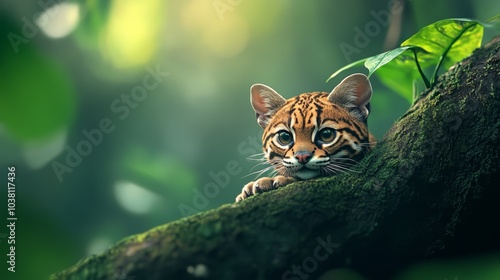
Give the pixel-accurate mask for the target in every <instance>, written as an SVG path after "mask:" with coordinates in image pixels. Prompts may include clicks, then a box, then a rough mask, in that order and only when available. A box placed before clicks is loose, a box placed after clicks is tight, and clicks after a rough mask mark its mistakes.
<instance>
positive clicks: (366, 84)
mask: <svg viewBox="0 0 500 280" xmlns="http://www.w3.org/2000/svg"><path fill="white" fill-rule="evenodd" d="M371 97H372V85H371V84H370V81H369V80H368V77H366V76H365V75H364V74H361V73H356V74H352V75H350V76H348V77H347V78H345V79H344V80H342V82H340V84H338V85H337V86H336V87H335V88H334V89H333V90H332V92H331V93H330V95H328V100H330V102H332V103H336V104H339V105H342V106H344V107H347V108H348V109H351V110H353V111H355V112H357V113H359V114H360V117H361V118H362V119H363V120H365V119H366V118H367V117H368V114H369V113H370V98H371Z"/></svg>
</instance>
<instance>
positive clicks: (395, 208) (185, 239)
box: [52, 37, 500, 280]
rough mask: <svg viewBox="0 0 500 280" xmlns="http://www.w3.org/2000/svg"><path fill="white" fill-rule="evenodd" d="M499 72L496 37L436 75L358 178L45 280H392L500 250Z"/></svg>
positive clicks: (235, 212) (187, 228) (273, 198)
mask: <svg viewBox="0 0 500 280" xmlns="http://www.w3.org/2000/svg"><path fill="white" fill-rule="evenodd" d="M499 65H500V37H497V38H495V39H493V40H492V41H491V42H490V43H488V44H487V45H486V46H484V47H483V48H481V49H478V50H476V51H475V52H474V54H473V55H472V56H470V57H469V58H467V59H465V60H464V61H462V62H460V63H458V64H457V65H455V66H454V67H453V68H452V69H450V70H449V71H448V72H447V73H445V74H444V75H442V76H441V77H440V79H439V81H438V84H437V85H436V86H435V87H434V88H433V89H431V90H429V91H427V92H425V93H424V95H423V97H421V98H420V99H419V100H418V101H417V102H416V103H415V104H414V105H413V106H412V107H411V108H410V109H409V111H408V112H407V113H406V114H405V115H404V116H402V117H401V118H400V119H399V120H398V121H397V122H396V123H395V124H394V126H393V127H392V129H391V130H390V131H389V132H388V133H387V134H386V136H385V138H384V139H383V140H382V141H381V142H380V143H379V144H378V146H377V148H376V149H375V150H374V151H373V152H372V153H371V154H370V155H368V156H367V157H366V158H365V159H364V160H363V161H362V163H361V164H360V166H359V168H358V169H359V170H360V172H359V173H349V174H341V175H338V176H335V177H331V178H321V179H316V180H310V181H302V182H297V183H293V184H291V185H288V186H286V187H284V188H281V189H279V190H275V191H270V192H267V193H263V194H259V195H256V196H255V197H252V198H249V199H246V200H244V201H242V202H240V203H237V204H226V205H223V206H221V207H219V208H218V209H215V210H211V211H207V212H203V213H200V214H197V215H194V216H191V217H188V218H184V219H181V220H178V221H174V222H171V223H168V224H165V225H162V226H159V227H157V228H154V229H151V230H149V231H147V232H145V233H142V234H139V235H135V236H132V237H129V238H127V239H125V240H123V241H121V242H120V243H118V244H117V245H116V246H114V247H113V248H111V249H109V250H107V251H106V252H104V253H103V254H101V255H97V256H92V257H89V258H87V259H84V260H83V261H80V262H79V263H77V264H75V265H74V266H72V267H70V268H68V269H66V270H64V271H62V272H60V273H58V274H56V275H53V276H52V277H53V279H135V280H138V279H196V278H202V279H316V278H317V277H318V276H319V275H321V274H322V273H324V272H325V271H326V270H330V269H334V268H340V267H348V268H352V269H354V270H356V271H359V272H361V273H362V274H364V275H366V276H367V277H369V278H370V279H388V277H390V276H392V275H393V274H394V273H396V272H397V271H398V270H399V269H401V268H402V267H404V266H406V265H408V264H411V263H413V262H415V261H418V260H423V259H425V258H429V257H439V256H449V255H454V256H456V255H465V254H471V253H485V252H489V251H493V250H499V249H500V243H499V241H498V240H497V239H498V236H500V230H499V229H500V219H498V217H495V218H494V217H491V215H492V214H493V213H497V214H498V213H500V211H499V210H500V207H499V205H500V204H499V203H498V202H497V200H498V199H499V197H500V188H499V187H498V182H499V181H498V180H497V179H498V178H499V177H500V176H499V175H500V171H499V158H500V157H499V156H500V149H499V141H498V137H499V133H500V132H499V129H500V118H499V111H500V96H499V94H500V67H499ZM234 187H235V188H236V187H237V186H234ZM488 215H489V216H488ZM490 217H491V218H490ZM306 276H307V277H309V278H306Z"/></svg>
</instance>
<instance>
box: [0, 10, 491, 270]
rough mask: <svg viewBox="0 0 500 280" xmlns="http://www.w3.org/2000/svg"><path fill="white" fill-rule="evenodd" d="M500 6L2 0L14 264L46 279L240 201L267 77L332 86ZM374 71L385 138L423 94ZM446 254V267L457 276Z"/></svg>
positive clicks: (286, 83) (3, 113)
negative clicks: (129, 240) (449, 25)
mask: <svg viewBox="0 0 500 280" xmlns="http://www.w3.org/2000/svg"><path fill="white" fill-rule="evenodd" d="M499 11H500V2H499V1H495V0H476V1H472V0H469V1H465V0H461V1H452V0H444V1H429V0H425V1H424V0H420V1H419V0H415V1H404V2H402V3H400V2H395V1H369V0H352V1H327V0H324V1H314V3H311V1H286V0H276V1H264V0H252V1H249V0H220V1H212V0H184V1H180V0H177V1H174V0H163V1H162V0H143V1H134V0H113V1H97V0H86V1H84V0H81V1H56V0H40V1H2V2H1V3H0V35H1V36H2V40H1V43H0V44H1V45H0V62H1V63H0V71H1V76H0V81H1V83H0V85H1V88H0V91H1V92H0V166H1V167H2V168H1V169H2V170H3V171H2V172H4V173H3V174H0V177H1V178H6V176H7V167H8V166H15V167H16V217H17V218H18V220H17V222H16V254H17V258H16V264H17V265H16V268H17V272H16V273H15V275H14V274H12V273H9V274H7V275H8V277H9V278H4V277H3V276H2V279H47V278H48V276H49V275H50V274H51V273H55V272H57V271H60V270H62V269H64V268H66V267H68V266H70V265H72V264H74V263H76V262H77V261H78V260H80V259H81V258H83V257H85V256H88V255H91V254H95V253H100V252H102V251H103V250H105V249H106V248H108V247H109V246H111V245H113V244H115V243H116V242H118V241H119V240H121V239H122V238H124V237H126V236H129V235H132V234H136V233H140V232H143V231H146V230H148V229H150V228H152V227H155V226H158V225H161V224H164V223H167V222H170V221H173V220H176V219H180V218H182V217H185V216H188V215H191V214H194V213H197V212H200V211H205V210H208V209H213V208H216V207H218V206H220V205H221V204H225V203H232V202H233V201H234V197H235V196H236V195H237V194H238V193H239V192H240V190H241V187H242V186H243V185H244V184H245V183H247V182H248V181H251V180H253V179H254V178H255V176H253V175H250V176H247V175H248V174H250V173H252V172H254V171H256V170H258V169H252V167H253V166H254V165H255V162H252V161H250V160H248V159H247V158H248V157H249V156H251V155H253V154H256V153H259V152H260V148H261V147H260V136H261V129H260V127H259V126H258V125H257V123H256V122H255V116H254V112H253V110H252V108H251V106H250V103H249V87H250V86H251V85H252V84H253V83H265V84H267V85H269V86H271V87H273V88H274V89H276V90H277V91H278V92H279V93H281V94H282V95H283V96H284V97H286V98H290V97H292V96H295V95H297V94H299V93H302V92H308V91H328V92H329V91H331V90H332V89H333V87H334V86H335V85H336V84H337V83H338V82H340V80H341V79H342V78H344V77H345V76H346V75H348V74H350V73H352V72H364V73H367V71H366V70H365V69H364V68H361V67H360V68H357V69H352V71H351V72H349V71H346V72H345V73H342V74H341V75H339V76H338V77H336V78H335V79H333V80H331V81H329V82H328V83H326V82H325V81H326V79H327V78H328V77H329V76H330V75H331V74H332V73H333V72H334V71H336V70H337V69H339V68H340V67H342V66H344V65H346V64H348V63H350V62H353V61H355V60H358V59H361V58H364V57H368V56H372V55H375V54H378V53H381V52H383V51H385V50H388V49H392V48H395V47H397V46H399V44H400V43H401V42H402V41H403V40H404V39H406V38H408V37H409V36H411V35H412V34H414V33H415V32H416V31H418V29H420V28H421V27H423V26H425V25H427V24H431V23H433V22H435V21H437V20H440V19H445V18H452V17H467V18H474V19H480V20H486V19H488V18H490V17H492V16H494V15H495V14H497V13H499ZM389 16H391V17H392V21H390V23H389V20H388V19H389V18H388V17H389ZM372 84H373V89H374V95H373V98H372V112H371V115H370V117H369V127H370V129H371V131H372V132H373V133H374V134H375V136H376V137H377V138H379V139H381V138H382V137H383V135H384V134H385V132H386V131H387V130H388V129H389V128H390V127H391V125H392V124H393V122H394V121H395V120H397V118H398V117H400V116H401V115H402V114H403V113H404V112H405V111H406V110H407V109H408V107H409V106H410V103H409V102H408V100H406V99H405V98H403V97H401V96H399V95H397V94H396V93H394V92H391V91H390V90H389V89H387V88H385V87H384V86H382V85H381V84H380V83H379V81H378V80H377V79H376V78H375V77H373V78H372ZM4 181H6V180H5V179H4ZM5 185H6V183H5V184H4V183H2V188H1V189H0V194H1V199H2V201H1V202H0V206H1V207H2V208H3V209H1V211H0V213H1V215H0V218H1V219H0V220H1V221H6V219H5V215H6V214H7V213H6V211H5V210H6V208H7V206H6V205H7V203H6V200H7V198H6V196H7V188H6V186H5ZM208 185H210V186H211V187H212V188H211V189H212V190H213V191H212V192H211V193H208V194H204V193H203V192H204V191H205V189H206V188H205V186H208ZM2 223H4V222H2ZM7 231H8V229H6V227H5V226H2V227H0V249H1V253H2V254H1V257H0V259H1V260H2V262H1V263H2V266H1V272H0V275H3V274H4V272H6V265H5V263H6V262H5V261H6V253H5V252H6V250H7V234H8V232H7ZM483 263H484V262H481V264H483ZM443 269H444V270H445V272H443V273H442V275H443V276H442V278H439V279H445V278H448V279H455V278H454V277H459V275H451V274H452V273H448V272H446V267H445V268H443ZM408 275H411V273H409V274H408ZM12 277H14V278H12ZM408 277H410V276H408ZM415 277H416V276H415ZM353 279H354V278H353ZM404 279H412V278H404ZM416 279H417V278H416ZM418 279H423V278H418ZM429 279H431V278H429ZM436 279H437V278H436ZM457 279H472V278H466V277H462V278H460V277H459V278H457ZM477 279H480V278H477Z"/></svg>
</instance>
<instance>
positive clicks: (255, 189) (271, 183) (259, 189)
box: [236, 176, 295, 202]
mask: <svg viewBox="0 0 500 280" xmlns="http://www.w3.org/2000/svg"><path fill="white" fill-rule="evenodd" d="M294 181H295V179H294V178H292V177H284V176H276V177H275V178H268V177H265V178H260V179H258V180H257V181H255V182H250V183H248V184H246V185H245V186H244V187H243V189H242V191H241V193H240V194H239V195H238V196H237V197H236V202H238V201H241V200H243V199H245V198H248V197H250V196H252V195H255V194H258V193H263V192H267V191H270V190H273V189H277V188H280V187H282V186H285V185H288V184H290V183H292V182H294Z"/></svg>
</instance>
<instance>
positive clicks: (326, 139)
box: [236, 73, 375, 201]
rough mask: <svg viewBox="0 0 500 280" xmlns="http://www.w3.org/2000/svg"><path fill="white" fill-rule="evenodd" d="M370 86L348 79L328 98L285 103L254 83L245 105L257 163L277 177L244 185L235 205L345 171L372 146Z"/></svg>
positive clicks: (362, 79)
mask: <svg viewBox="0 0 500 280" xmlns="http://www.w3.org/2000/svg"><path fill="white" fill-rule="evenodd" d="M371 95H372V87H371V84H370V81H369V80H368V78H367V77H366V76H365V75H364V74H360V73H357V74H352V75H350V76H348V77H347V78H345V79H344V80H342V82H340V83H339V84H338V85H337V86H336V87H335V88H334V89H333V90H332V92H330V93H327V92H310V93H302V94H300V95H298V96H296V97H293V98H290V99H288V100H286V99H285V98H283V97H282V96H281V95H279V94H278V93H277V92H276V91H275V90H273V89H272V88H270V87H268V86H266V85H263V84H254V85H252V87H251V88H250V102H251V104H252V107H253V109H254V111H255V115H256V117H257V123H258V124H259V125H260V126H261V127H262V128H263V129H264V134H263V135H262V150H263V151H264V153H263V155H264V157H263V159H264V160H265V161H266V162H267V163H269V164H270V165H271V168H274V170H275V172H276V173H277V174H278V176H275V177H274V178H269V177H265V178H260V179H258V180H256V181H253V182H250V183H248V184H246V185H245V186H244V187H243V189H242V191H241V193H240V194H239V195H238V196H237V197H236V201H240V200H243V199H245V198H247V197H249V196H252V195H254V194H257V193H261V192H265V191H269V190H272V189H276V188H279V187H282V186H284V185H287V184H290V183H292V182H294V181H297V180H308V179H312V178H317V177H322V176H329V175H333V174H336V173H339V172H345V171H349V170H351V169H350V167H352V166H353V165H354V164H356V163H358V162H359V161H360V160H361V159H362V158H363V157H364V156H365V155H366V154H367V153H368V152H370V151H371V150H372V149H373V148H374V146H375V144H374V143H375V142H374V141H375V138H374V137H373V135H371V133H370V132H369V131H368V127H367V118H368V114H369V113H370V98H371Z"/></svg>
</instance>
